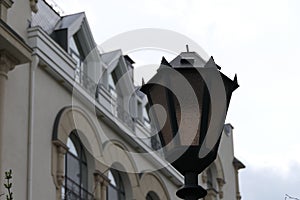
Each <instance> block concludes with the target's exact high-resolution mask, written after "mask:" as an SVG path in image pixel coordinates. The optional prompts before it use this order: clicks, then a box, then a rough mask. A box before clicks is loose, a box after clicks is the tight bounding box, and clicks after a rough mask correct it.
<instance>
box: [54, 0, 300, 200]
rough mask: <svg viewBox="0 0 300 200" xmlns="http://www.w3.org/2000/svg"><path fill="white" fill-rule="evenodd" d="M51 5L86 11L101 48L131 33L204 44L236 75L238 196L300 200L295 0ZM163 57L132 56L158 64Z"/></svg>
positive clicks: (67, 1)
mask: <svg viewBox="0 0 300 200" xmlns="http://www.w3.org/2000/svg"><path fill="white" fill-rule="evenodd" d="M56 3H57V4H58V5H59V6H60V7H61V8H62V9H63V10H64V11H65V14H70V13H76V12H81V11H85V12H86V15H87V18H88V21H89V24H90V27H91V29H92V32H93V35H94V38H95V40H96V42H97V43H98V44H101V43H103V42H104V41H106V40H107V39H109V38H111V37H112V36H115V35H117V34H120V33H123V32H126V31H131V30H133V29H138V28H162V29H169V30H172V31H176V32H178V33H181V34H183V35H186V36H187V37H189V38H191V39H192V40H194V41H195V42H197V43H198V44H199V45H201V47H202V48H203V49H204V50H205V51H206V52H207V53H208V54H209V55H213V56H214V59H215V61H216V63H217V64H219V65H220V66H222V72H223V73H225V74H226V75H228V76H229V77H233V76H234V74H235V73H237V74H238V80H239V83H240V88H239V89H238V90H237V91H236V92H235V93H234V94H233V98H232V102H231V104H230V108H229V113H228V116H227V121H228V122H230V123H232V124H233V126H234V127H235V129H234V139H235V154H236V156H237V157H238V158H239V159H240V160H241V161H243V162H244V163H245V164H246V166H247V168H246V169H245V170H244V171H241V172H240V175H241V176H240V179H241V181H240V182H241V190H242V196H243V199H246V200H247V199H248V200H253V199H255V200H263V199H284V194H286V193H287V194H290V195H291V196H297V197H298V198H300V190H299V185H300V156H299V153H300V145H299V140H300V135H299V132H300V130H299V125H300V117H299V113H300V104H299V102H300V91H299V86H300V78H299V72H300V66H299V58H300V12H299V9H300V1H299V0H244V1H241V0H207V1H203V0H131V1H122V0H110V1H103V0H85V1H81V0H56ZM182 48H183V51H184V50H185V47H184V46H183V47H182ZM191 50H192V49H191ZM161 53H162V54H158V53H157V52H156V53H154V54H152V56H150V57H151V58H149V57H142V55H141V54H136V55H134V54H133V55H132V57H133V59H134V60H135V61H136V63H137V64H139V62H140V64H145V63H143V62H145V60H147V61H148V60H151V61H150V62H152V63H149V64H153V63H157V64H158V63H159V61H160V59H161V56H162V55H163V53H164V52H161ZM168 56H169V57H170V55H168Z"/></svg>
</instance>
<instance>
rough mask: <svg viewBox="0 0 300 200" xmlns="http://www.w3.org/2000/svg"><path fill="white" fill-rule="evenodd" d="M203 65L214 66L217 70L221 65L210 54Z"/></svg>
mask: <svg viewBox="0 0 300 200" xmlns="http://www.w3.org/2000/svg"><path fill="white" fill-rule="evenodd" d="M205 67H216V68H218V69H219V70H220V69H221V67H220V66H219V65H217V64H216V63H215V60H214V58H213V57H212V56H211V57H210V58H209V60H208V61H207V63H206V64H205Z"/></svg>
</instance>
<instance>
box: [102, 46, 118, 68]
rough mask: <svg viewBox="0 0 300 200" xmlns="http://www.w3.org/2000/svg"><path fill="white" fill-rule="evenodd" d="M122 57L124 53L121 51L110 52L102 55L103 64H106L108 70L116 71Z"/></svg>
mask: <svg viewBox="0 0 300 200" xmlns="http://www.w3.org/2000/svg"><path fill="white" fill-rule="evenodd" d="M121 55H122V51H121V50H120V49H118V50H115V51H110V52H106V53H103V54H101V58H102V60H103V62H104V63H105V64H106V66H105V67H106V68H110V69H114V68H115V67H116V66H117V65H118V62H119V58H120V56H121Z"/></svg>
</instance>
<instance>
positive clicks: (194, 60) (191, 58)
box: [170, 52, 206, 67]
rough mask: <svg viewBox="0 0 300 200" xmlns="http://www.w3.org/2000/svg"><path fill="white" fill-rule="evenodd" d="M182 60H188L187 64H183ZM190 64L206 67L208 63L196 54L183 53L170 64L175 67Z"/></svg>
mask: <svg viewBox="0 0 300 200" xmlns="http://www.w3.org/2000/svg"><path fill="white" fill-rule="evenodd" d="M182 60H186V61H187V63H183V62H182ZM188 64H189V65H190V64H192V65H193V66H194V67H204V66H205V64H206V61H205V60H204V59H203V58H202V57H201V56H200V55H199V54H198V53H196V52H182V53H180V54H179V55H178V56H177V57H176V58H174V59H173V60H172V61H171V62H170V65H172V66H173V67H182V66H183V65H188Z"/></svg>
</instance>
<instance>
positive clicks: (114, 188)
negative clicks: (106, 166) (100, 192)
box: [107, 169, 125, 200]
mask: <svg viewBox="0 0 300 200" xmlns="http://www.w3.org/2000/svg"><path fill="white" fill-rule="evenodd" d="M108 178H109V180H110V183H109V185H108V188H107V190H108V191H107V200H125V189H124V183H123V180H122V176H121V173H120V172H119V171H117V170H115V169H110V171H108Z"/></svg>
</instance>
